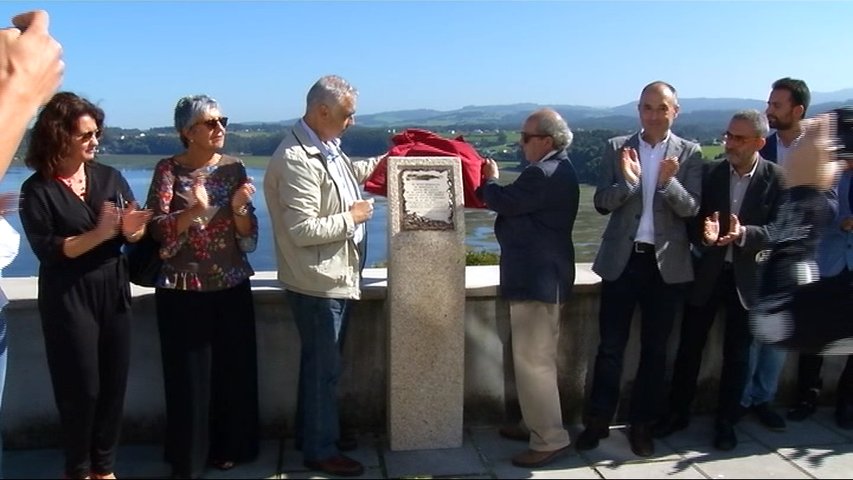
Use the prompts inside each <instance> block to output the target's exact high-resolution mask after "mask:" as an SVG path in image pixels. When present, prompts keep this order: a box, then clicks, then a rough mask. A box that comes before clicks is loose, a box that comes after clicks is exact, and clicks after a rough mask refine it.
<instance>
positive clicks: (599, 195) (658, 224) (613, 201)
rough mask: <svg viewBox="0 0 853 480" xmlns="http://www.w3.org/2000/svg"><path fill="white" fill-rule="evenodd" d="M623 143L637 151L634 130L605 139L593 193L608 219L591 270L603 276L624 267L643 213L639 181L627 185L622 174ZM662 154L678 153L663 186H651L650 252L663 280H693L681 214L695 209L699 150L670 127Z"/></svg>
mask: <svg viewBox="0 0 853 480" xmlns="http://www.w3.org/2000/svg"><path fill="white" fill-rule="evenodd" d="M623 145H624V146H626V147H633V148H634V149H636V150H637V151H639V149H640V136H639V133H635V134H634V135H630V136H623V137H615V138H611V139H610V140H608V144H607V147H606V148H605V150H604V155H603V157H602V159H601V176H600V177H599V181H598V186H597V187H596V189H595V196H594V197H593V202H594V203H595V209H596V210H597V211H598V212H599V213H601V214H603V215H606V214H610V220H609V221H608V222H607V227H606V228H605V230H604V233H603V234H602V237H601V246H600V247H599V249H598V254H597V255H596V257H595V262H594V263H593V265H592V270H593V271H594V272H595V273H597V274H598V275H599V276H600V277H601V278H603V279H604V280H608V281H614V280H616V279H618V278H619V276H620V275H622V271H623V270H625V266H626V265H627V264H628V259H629V258H630V257H631V252H632V249H633V247H634V235H636V233H637V227H638V226H639V225H640V216H641V215H642V213H643V187H642V181H641V182H640V184H639V185H637V186H636V187H634V188H632V187H631V186H630V185H629V184H628V181H627V180H625V178H624V177H623V176H622V169H621V167H620V165H621V149H622V146H623ZM664 156H665V157H669V156H675V157H678V163H679V168H678V173H677V174H676V175H675V178H673V180H672V181H671V182H669V184H668V185H667V186H666V187H665V188H664V189H662V190H660V189H658V190H656V191H655V195H654V205H653V208H654V223H655V257H656V259H657V264H658V270H660V274H661V277H663V280H664V281H665V282H666V283H670V284H672V283H685V282H689V281H691V280H693V268H692V267H691V263H690V242H689V241H688V238H687V220H688V219H690V218H692V217H693V216H694V215H696V212H697V211H699V196H700V195H701V189H702V164H703V160H702V150H701V148H700V147H699V145H698V144H696V143H694V142H690V141H688V140H685V139H683V138H681V137H679V136H677V135H675V134H674V133H670V136H669V140H668V141H667V145H666V152H665V153H664ZM641 175H642V174H641Z"/></svg>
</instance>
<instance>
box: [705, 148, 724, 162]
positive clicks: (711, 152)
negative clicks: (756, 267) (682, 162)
mask: <svg viewBox="0 0 853 480" xmlns="http://www.w3.org/2000/svg"><path fill="white" fill-rule="evenodd" d="M725 148H726V147H724V146H723V145H702V156H703V157H704V158H706V159H708V160H711V159H714V158H717V157H718V156H720V155H721V154H723V152H724V151H725Z"/></svg>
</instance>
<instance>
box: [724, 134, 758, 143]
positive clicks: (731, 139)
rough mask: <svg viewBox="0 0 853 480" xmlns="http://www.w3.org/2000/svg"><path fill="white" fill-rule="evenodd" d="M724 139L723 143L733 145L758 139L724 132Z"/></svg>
mask: <svg viewBox="0 0 853 480" xmlns="http://www.w3.org/2000/svg"><path fill="white" fill-rule="evenodd" d="M722 138H723V143H729V144H733V143H743V142H745V141H747V140H752V139H755V138H758V137H750V136H746V135H735V134H734V133H732V132H723V135H722Z"/></svg>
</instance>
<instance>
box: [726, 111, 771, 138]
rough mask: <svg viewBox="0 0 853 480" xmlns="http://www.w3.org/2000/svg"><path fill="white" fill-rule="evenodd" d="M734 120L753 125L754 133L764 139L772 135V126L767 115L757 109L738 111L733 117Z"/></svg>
mask: <svg viewBox="0 0 853 480" xmlns="http://www.w3.org/2000/svg"><path fill="white" fill-rule="evenodd" d="M732 120H743V121H745V122H749V124H750V125H752V131H753V132H754V133H755V134H756V135H757V136H759V137H761V138H764V137H766V136H767V134H768V133H770V125H769V124H768V122H767V115H765V114H763V113H762V112H759V111H758V110H755V109H751V108H750V109H747V110H738V111H737V112H735V114H734V115H732Z"/></svg>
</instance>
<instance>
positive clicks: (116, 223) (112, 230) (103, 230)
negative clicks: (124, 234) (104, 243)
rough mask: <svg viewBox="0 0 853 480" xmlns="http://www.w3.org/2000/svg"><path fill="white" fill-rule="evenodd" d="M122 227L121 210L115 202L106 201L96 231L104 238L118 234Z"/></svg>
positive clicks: (107, 238) (99, 215)
mask: <svg viewBox="0 0 853 480" xmlns="http://www.w3.org/2000/svg"><path fill="white" fill-rule="evenodd" d="M120 227H121V210H119V208H118V207H117V206H116V204H115V203H113V202H104V204H103V206H102V207H101V213H100V214H98V224H97V225H96V226H95V231H96V232H98V235H99V237H100V238H101V239H102V240H109V239H110V238H113V237H114V236H116V234H117V233H118V232H119V228H120Z"/></svg>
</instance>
